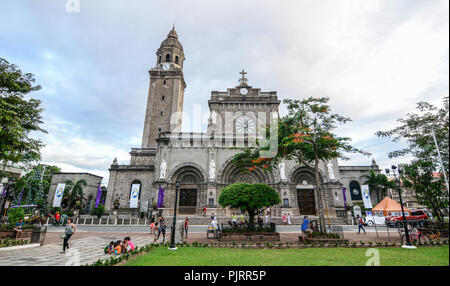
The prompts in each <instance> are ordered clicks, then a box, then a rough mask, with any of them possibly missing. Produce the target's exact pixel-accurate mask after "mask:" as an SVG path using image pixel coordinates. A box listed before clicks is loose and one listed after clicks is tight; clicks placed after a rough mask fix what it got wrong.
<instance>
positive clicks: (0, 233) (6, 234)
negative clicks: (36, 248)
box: [0, 229, 32, 238]
mask: <svg viewBox="0 0 450 286" xmlns="http://www.w3.org/2000/svg"><path fill="white" fill-rule="evenodd" d="M31 233H32V230H31V229H30V230H23V231H22V237H31ZM15 237H16V233H15V232H14V230H0V238H15Z"/></svg>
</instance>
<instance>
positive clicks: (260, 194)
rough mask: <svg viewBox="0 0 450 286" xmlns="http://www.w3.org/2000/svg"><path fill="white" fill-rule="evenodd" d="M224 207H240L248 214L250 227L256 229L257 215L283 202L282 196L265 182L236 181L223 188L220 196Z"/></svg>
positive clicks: (220, 202)
mask: <svg viewBox="0 0 450 286" xmlns="http://www.w3.org/2000/svg"><path fill="white" fill-rule="evenodd" d="M218 201H219V204H220V205H221V206H222V207H231V208H234V209H240V210H241V211H245V212H247V214H248V228H249V229H254V227H255V221H254V218H255V216H256V215H258V214H260V213H262V212H263V211H264V210H265V209H266V208H268V207H270V206H272V205H276V204H279V203H281V200H280V196H279V195H278V193H277V192H276V191H275V190H274V189H273V188H271V187H269V186H267V185H265V184H248V183H235V184H232V185H229V186H227V187H226V188H224V189H223V190H222V192H221V193H220V196H219V200H218Z"/></svg>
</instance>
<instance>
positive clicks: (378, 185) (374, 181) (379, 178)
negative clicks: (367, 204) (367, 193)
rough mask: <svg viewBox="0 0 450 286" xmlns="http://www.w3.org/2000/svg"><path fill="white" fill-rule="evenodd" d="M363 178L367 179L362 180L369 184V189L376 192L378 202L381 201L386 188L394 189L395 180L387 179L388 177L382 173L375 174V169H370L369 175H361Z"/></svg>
mask: <svg viewBox="0 0 450 286" xmlns="http://www.w3.org/2000/svg"><path fill="white" fill-rule="evenodd" d="M362 177H363V178H366V179H367V180H366V181H365V182H364V184H365V185H369V189H370V190H372V191H374V192H376V194H377V200H378V202H380V201H381V196H380V195H382V196H383V197H384V196H386V193H387V190H388V189H395V188H396V186H395V182H393V181H389V180H388V177H386V175H383V174H376V173H375V171H373V170H370V173H369V175H363V176H362Z"/></svg>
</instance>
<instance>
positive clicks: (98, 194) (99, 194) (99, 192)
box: [95, 184, 102, 208]
mask: <svg viewBox="0 0 450 286" xmlns="http://www.w3.org/2000/svg"><path fill="white" fill-rule="evenodd" d="M101 197H102V184H100V185H98V190H97V199H96V200H95V208H98V204H99V203H100V198H101Z"/></svg>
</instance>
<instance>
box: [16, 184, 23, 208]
mask: <svg viewBox="0 0 450 286" xmlns="http://www.w3.org/2000/svg"><path fill="white" fill-rule="evenodd" d="M23 190H24V188H22V192H21V193H20V197H19V202H18V203H17V205H18V206H20V202H21V201H22V196H23Z"/></svg>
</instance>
